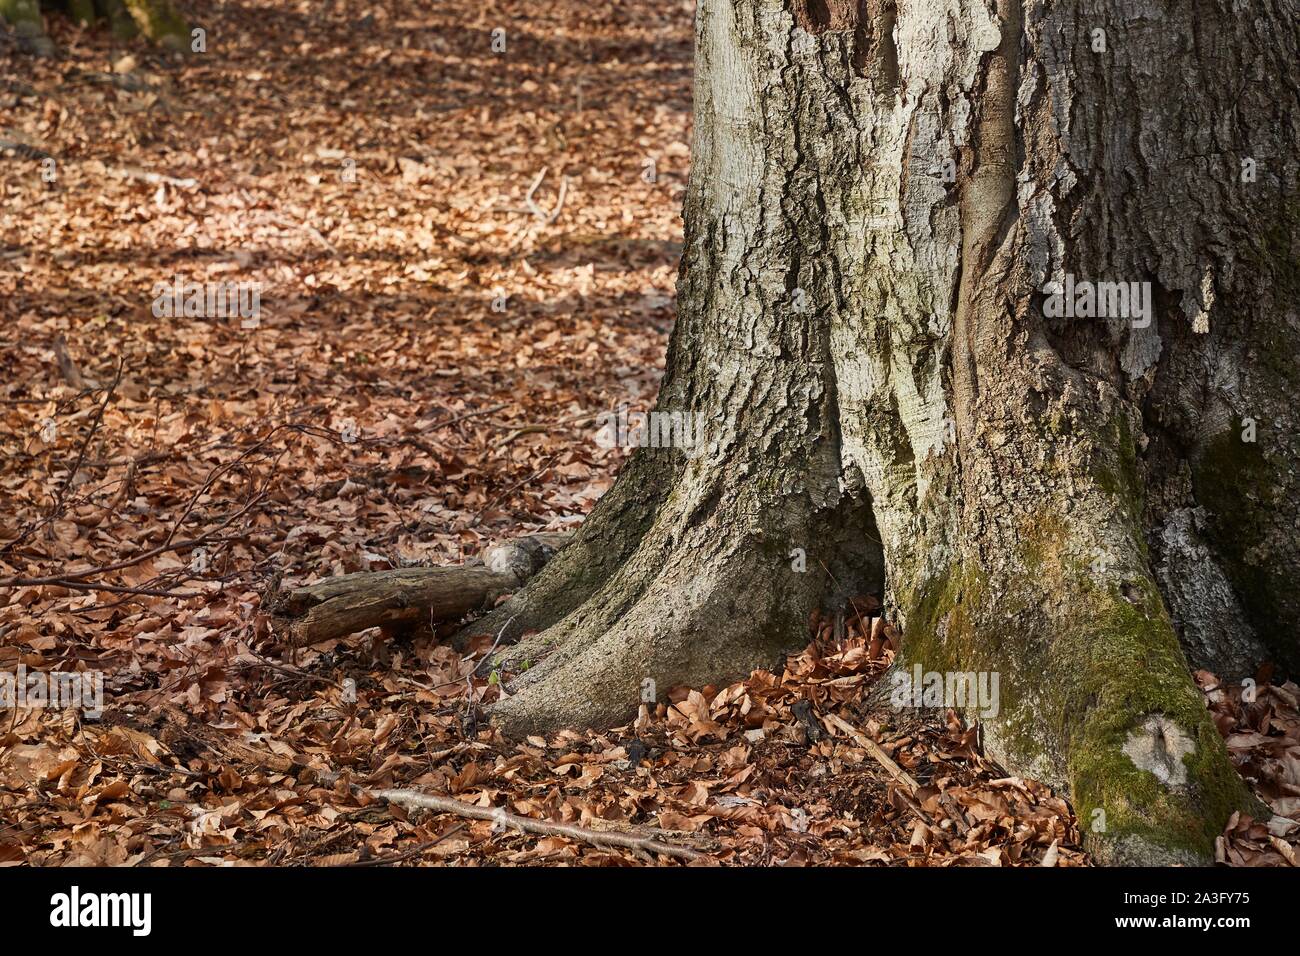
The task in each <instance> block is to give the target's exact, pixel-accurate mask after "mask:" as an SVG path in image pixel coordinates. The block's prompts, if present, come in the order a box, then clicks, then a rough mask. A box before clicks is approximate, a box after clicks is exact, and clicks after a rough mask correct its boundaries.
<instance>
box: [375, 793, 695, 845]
mask: <svg viewBox="0 0 1300 956" xmlns="http://www.w3.org/2000/svg"><path fill="white" fill-rule="evenodd" d="M365 792H366V793H367V794H369V795H370V796H372V797H375V798H377V799H379V800H385V801H387V802H388V803H396V804H397V805H398V806H404V807H415V808H417V809H421V810H437V811H439V812H441V813H454V814H457V815H458V816H462V817H469V818H470V819H472V820H492V821H494V822H500V823H502V824H504V825H507V826H512V827H514V828H515V829H517V830H524V831H527V832H528V833H537V834H541V835H544V836H563V837H567V838H569V839H571V840H579V841H581V842H583V843H590V844H593V845H595V846H617V847H622V848H623V849H626V850H645V851H648V852H650V853H658V854H661V855H663V856H671V857H675V858H676V859H679V860H686V861H687V862H691V863H694V862H697V861H701V860H706V861H707V860H708V859H710V858H709V857H708V856H707V855H706V854H704V853H699V852H697V851H695V850H688V849H687V848H686V847H682V846H673V845H672V844H669V843H662V842H660V841H659V840H655V839H652V838H650V837H641V836H634V835H632V834H630V833H614V832H602V831H600V830H589V829H587V828H586V827H580V826H574V825H573V824H569V823H548V822H546V821H545V820H534V819H533V818H532V817H521V816H519V815H518V814H517V813H511V812H509V811H508V810H505V809H504V808H502V807H495V808H490V807H476V806H473V805H471V804H468V803H465V802H463V801H461V800H456V799H453V798H452V797H439V796H435V795H433V794H429V793H419V792H418V791H415V790H366V791H365Z"/></svg>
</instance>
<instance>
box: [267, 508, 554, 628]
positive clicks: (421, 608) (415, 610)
mask: <svg viewBox="0 0 1300 956" xmlns="http://www.w3.org/2000/svg"><path fill="white" fill-rule="evenodd" d="M571 538H572V535H569V534H536V535H530V536H528V537H525V538H519V539H517V540H515V541H511V542H508V543H506V544H502V545H497V546H494V547H491V548H489V549H488V550H487V551H486V552H484V556H483V559H484V560H483V563H482V564H468V565H462V566H459V567H449V568H401V569H398V570H395V571H360V572H357V573H355V574H343V575H339V576H338V577H333V578H326V579H325V580H324V581H320V582H318V583H316V584H311V585H308V586H306V587H302V588H296V589H294V590H291V591H287V592H283V593H281V594H277V595H275V596H273V597H272V598H271V599H270V600H269V601H268V606H269V608H270V610H271V612H272V614H273V615H274V616H275V617H276V618H277V619H278V620H279V623H281V624H283V625H286V626H287V629H288V633H289V643H290V644H292V645H293V646H295V647H303V646H307V645H310V644H318V643H320V642H321V641H328V640H332V639H334V638H338V637H346V636H347V635H349V634H355V633H356V632H358V631H364V630H366V629H368V628H372V627H379V626H381V625H394V624H406V625H414V624H421V623H434V622H438V621H447V620H454V619H456V618H459V617H463V616H464V615H466V614H468V613H470V612H471V611H474V610H476V609H478V608H481V607H484V606H485V605H487V604H489V603H490V602H491V601H493V600H495V599H496V598H498V597H500V596H501V595H503V594H507V593H509V592H511V591H515V590H517V589H518V588H519V587H520V585H522V584H523V583H524V582H525V581H527V580H528V579H529V578H531V577H532V576H533V575H534V574H536V573H537V572H538V571H540V570H541V569H542V568H543V567H544V566H545V564H546V562H547V561H549V560H550V559H551V557H552V556H553V555H554V554H555V553H556V552H557V551H559V550H560V549H561V548H563V547H564V546H565V545H566V544H568V543H569V541H570V539H571Z"/></svg>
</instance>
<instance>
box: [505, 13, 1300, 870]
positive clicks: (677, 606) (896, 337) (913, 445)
mask: <svg viewBox="0 0 1300 956" xmlns="http://www.w3.org/2000/svg"><path fill="white" fill-rule="evenodd" d="M1296 19H1297V5H1296V3H1294V2H1290V0H1288V2H1268V0H1265V2H1261V3H1259V4H1252V6H1251V13H1250V16H1243V15H1242V14H1241V11H1240V10H1238V9H1236V7H1235V6H1234V4H1232V3H1231V2H1229V0H1197V2H1195V3H1191V4H1184V5H1173V6H1172V7H1168V8H1166V7H1165V6H1164V5H1161V6H1160V7H1159V8H1153V7H1151V6H1150V5H1148V4H1143V3H1139V2H1136V0H1130V2H1124V3H1121V4H1119V5H1118V6H1117V5H1115V4H1113V3H1102V2H1100V0H1086V2H1083V3H1080V4H1068V5H1062V4H1052V3H1047V2H1043V0H1024V2H1018V0H997V3H996V8H995V9H990V8H988V7H986V6H985V4H983V3H980V2H975V0H934V2H927V3H901V4H895V3H892V2H890V0H788V2H786V3H784V4H783V3H780V2H774V0H763V2H752V0H701V2H700V3H699V7H698V14H697V44H696V94H695V96H696V102H695V140H694V144H693V148H692V170H691V179H690V185H689V188H688V194H687V197H686V200H685V210H684V214H685V221H686V248H685V251H684V255H683V260H682V270H681V277H680V280H679V286H678V308H679V318H678V322H677V325H676V328H675V330H674V332H673V336H672V340H671V343H670V346H669V356H668V364H667V373H666V376H665V379H664V382H663V385H662V389H661V393H660V397H659V402H658V408H659V409H660V410H663V411H683V412H689V413H691V414H693V415H698V416H700V418H701V420H702V422H703V434H704V437H705V441H704V444H703V448H702V449H696V450H695V452H694V453H692V454H684V453H683V452H682V451H680V450H672V449H667V450H665V449H652V448H643V449H640V450H638V451H637V452H636V453H635V454H634V456H633V458H632V459H631V461H630V462H629V464H628V465H627V467H626V470H625V473H624V474H623V475H621V476H620V480H619V481H618V482H617V483H616V485H615V486H614V488H613V489H612V490H611V491H610V492H609V494H608V495H607V497H606V499H605V500H603V501H602V502H601V503H600V504H599V505H598V507H597V508H596V509H595V511H594V512H593V514H592V516H591V517H590V518H589V519H588V521H587V523H586V524H585V525H584V526H583V529H582V531H581V533H580V534H579V535H578V538H577V540H576V542H575V543H574V545H573V546H572V547H571V548H570V549H569V550H568V551H567V552H566V554H565V555H564V556H563V557H562V558H561V559H560V560H557V561H556V562H554V563H553V564H552V565H551V566H550V567H548V568H547V569H546V570H545V571H544V572H543V573H542V574H541V575H540V576H539V577H538V578H537V579H535V581H534V582H533V583H532V584H531V585H530V586H529V587H527V588H526V589H524V590H523V591H522V592H520V593H519V594H517V595H516V596H515V597H514V598H513V599H512V600H511V601H510V602H508V603H507V605H506V606H505V607H503V608H501V609H499V610H498V611H497V612H496V613H494V614H493V615H489V617H488V618H487V619H485V621H484V622H482V624H481V625H479V626H481V627H484V628H491V627H494V626H497V625H498V624H499V623H500V622H501V621H502V620H503V619H504V616H505V615H509V614H515V615H518V616H519V618H520V619H521V626H526V627H529V628H541V627H545V628H546V630H544V631H543V632H542V633H541V634H540V635H538V636H536V637H534V638H531V639H529V640H527V641H524V642H523V643H522V644H521V645H519V647H520V650H517V651H516V652H514V653H513V655H510V656H507V659H506V661H505V663H506V664H507V666H509V664H510V662H511V660H517V659H519V658H520V657H527V658H529V659H531V660H536V659H538V658H542V661H541V664H540V665H538V666H535V667H532V668H530V669H529V670H527V672H525V673H522V674H520V675H519V676H518V677H517V678H515V679H514V680H513V681H511V683H510V684H509V686H508V690H510V691H511V692H513V694H512V696H509V697H507V698H506V699H505V700H503V701H502V702H501V703H500V704H498V705H497V706H496V707H495V708H494V714H493V716H494V720H496V721H497V722H498V723H500V724H501V725H502V726H503V727H504V728H505V729H506V730H507V731H510V732H523V731H527V730H535V729H538V728H545V727H554V726H558V725H565V724H599V723H607V722H611V721H615V720H618V719H622V718H625V717H627V716H629V715H630V714H631V713H632V712H633V711H634V710H635V708H636V706H637V703H638V702H639V701H640V700H641V699H642V697H641V695H642V694H643V693H644V691H645V688H646V687H650V688H652V689H653V690H655V691H657V692H658V693H660V694H662V693H663V692H664V691H666V690H667V689H668V688H669V687H671V686H674V685H676V684H682V683H687V684H695V685H700V684H703V683H709V682H716V681H718V680H722V679H727V678H732V677H736V676H739V675H742V674H743V673H744V672H745V671H746V670H747V669H748V668H750V667H751V666H754V665H758V664H767V665H770V664H772V663H773V662H774V660H775V659H776V658H777V657H778V655H779V654H780V653H781V652H782V651H784V650H789V649H791V648H794V647H797V646H799V645H800V644H801V643H802V642H803V641H804V640H805V638H806V630H805V626H804V625H805V622H806V621H807V617H808V613H809V612H810V611H811V610H812V608H813V607H814V606H816V605H817V604H818V603H824V602H826V601H828V600H834V598H835V594H834V589H835V584H839V585H841V586H843V585H845V584H847V585H848V587H849V589H850V590H852V589H855V588H863V587H869V586H870V584H871V583H872V581H873V580H874V579H876V578H877V577H878V574H879V566H880V560H881V558H882V557H883V563H884V566H885V579H886V586H887V590H888V597H889V603H890V604H891V605H892V606H893V607H895V608H896V609H897V613H898V615H899V617H900V618H901V624H902V626H903V630H904V640H903V647H902V653H901V655H900V657H901V664H902V665H903V666H905V667H908V668H911V667H913V666H916V665H920V667H921V668H922V670H923V672H939V673H943V672H955V671H988V672H994V673H997V674H998V675H999V676H1000V696H1001V700H1000V707H999V709H998V713H997V715H996V716H989V717H988V719H987V720H986V721H985V730H986V737H985V739H986V746H987V749H988V750H989V751H990V752H991V753H992V754H993V755H994V756H995V757H997V758H998V759H1000V760H1001V761H1002V762H1003V763H1004V764H1005V765H1006V766H1007V767H1008V768H1010V769H1012V770H1013V771H1016V772H1020V773H1024V774H1027V775H1032V776H1035V777H1037V778H1039V779H1043V780H1045V781H1047V782H1049V783H1052V784H1053V785H1055V786H1058V787H1060V788H1062V789H1063V790H1065V791H1066V792H1067V793H1069V794H1070V795H1071V796H1072V798H1073V801H1074V805H1075V809H1076V812H1077V814H1078V817H1079V819H1080V823H1081V826H1082V827H1083V829H1084V830H1085V831H1086V834H1087V840H1088V843H1089V845H1090V847H1091V849H1092V850H1093V852H1094V854H1095V855H1096V858H1097V859H1098V860H1100V861H1101V862H1105V863H1138V862H1140V863H1169V862H1181V863H1189V862H1204V861H1208V860H1209V859H1210V858H1211V853H1212V849H1213V842H1214V839H1215V837H1216V835H1217V834H1218V833H1219V832H1221V829H1222V826H1223V824H1224V822H1225V820H1226V819H1227V818H1228V817H1229V815H1230V814H1231V813H1232V812H1233V811H1234V810H1237V809H1257V805H1256V804H1255V803H1253V802H1252V800H1251V798H1250V797H1249V796H1248V793H1247V791H1246V789H1245V787H1244V785H1243V784H1242V782H1241V780H1240V778H1239V777H1238V776H1237V775H1236V773H1235V772H1234V770H1233V768H1232V766H1231V764H1230V762H1229V760H1228V757H1227V754H1226V750H1225V748H1224V746H1223V743H1222V741H1221V739H1220V737H1219V735H1218V734H1217V732H1216V731H1215V728H1214V726H1213V724H1212V723H1211V721H1210V720H1209V718H1208V716H1207V714H1206V710H1205V707H1204V704H1203V701H1202V699H1201V696H1200V694H1199V692H1198V690H1197V688H1196V686H1195V685H1194V683H1193V681H1192V679H1191V676H1190V673H1189V657H1190V660H1191V662H1192V663H1193V664H1195V665H1197V666H1212V667H1214V668H1215V669H1216V670H1218V671H1219V672H1220V673H1221V674H1222V675H1223V676H1225V677H1237V676H1242V675H1246V674H1250V673H1252V672H1253V669H1254V668H1255V667H1256V666H1257V665H1258V664H1260V663H1261V662H1262V661H1263V660H1265V659H1271V660H1273V661H1276V662H1278V663H1281V664H1282V665H1283V666H1290V667H1294V666H1296V663H1297V661H1298V657H1300V655H1298V650H1300V648H1298V647H1297V642H1296V637H1295V635H1296V633H1297V625H1298V624H1300V620H1298V619H1297V615H1298V611H1300V588H1296V587H1294V580H1295V577H1296V574H1297V571H1300V560H1297V558H1298V550H1297V549H1298V548H1300V544H1298V542H1297V536H1296V534H1295V531H1296V527H1297V504H1296V503H1297V501H1300V494H1297V492H1300V488H1297V483H1298V480H1300V479H1298V475H1300V471H1298V470H1297V467H1296V465H1297V462H1298V461H1300V454H1298V453H1300V448H1297V441H1298V439H1297V436H1300V429H1298V428H1297V424H1298V423H1297V421H1296V413H1295V410H1294V403H1293V402H1292V400H1291V398H1290V396H1291V395H1292V394H1294V391H1295V389H1294V386H1295V378H1296V366H1295V356H1296V355H1297V344H1298V343H1297V339H1298V338H1300V316H1298V315H1297V313H1296V309H1295V305H1294V303H1295V301H1296V299H1297V294H1298V293H1300V288H1298V286H1300V264H1298V263H1297V251H1296V244H1295V236H1296V232H1297V220H1298V219H1300V203H1298V202H1297V198H1296V195H1297V189H1296V187H1297V183H1296V178H1297V177H1296V163H1295V159H1294V157H1295V156H1296V155H1297V153H1298V151H1300V126H1298V123H1300V109H1297V106H1298V105H1300V103H1298V100H1300V95H1298V94H1300V75H1298V74H1300V70H1298V69H1297V66H1296V64H1297V37H1296V32H1295V30H1294V24H1295V22H1296ZM1097 31H1101V33H1098V32H1097ZM1247 160H1250V161H1251V162H1252V163H1253V166H1252V165H1251V164H1250V163H1247V162H1246V161H1247ZM1248 171H1249V172H1248ZM1071 276H1072V277H1076V278H1077V279H1079V280H1086V281H1091V282H1116V283H1118V282H1125V283H1138V284H1139V286H1138V287H1135V288H1137V289H1140V288H1142V287H1141V285H1140V284H1141V283H1149V284H1150V285H1149V286H1148V287H1146V288H1149V289H1150V293H1151V298H1150V301H1151V303H1152V305H1151V310H1150V312H1149V313H1147V314H1144V313H1143V312H1142V310H1141V308H1140V303H1141V301H1142V300H1141V298H1140V295H1141V292H1140V291H1139V292H1136V293H1135V295H1136V296H1137V297H1136V298H1135V300H1134V302H1135V305H1136V306H1138V308H1136V309H1135V310H1134V311H1135V312H1136V314H1132V315H1119V316H1111V317H1103V318H1083V317H1080V318H1065V317H1062V316H1061V315H1059V314H1058V312H1057V311H1054V310H1053V308H1052V307H1051V306H1050V305H1049V302H1048V298H1049V295H1048V293H1050V292H1051V291H1056V290H1057V287H1054V286H1049V285H1048V283H1050V282H1054V281H1056V282H1061V283H1063V284H1064V283H1066V282H1067V281H1070V280H1069V279H1068V277H1071ZM1058 311H1059V310H1058ZM1070 314H1073V313H1070ZM1147 318H1149V321H1146V319H1147ZM875 540H878V541H879V542H881V543H882V544H881V546H880V547H879V548H877V547H876V546H875V545H874V541H875ZM800 549H802V550H803V551H804V552H806V554H807V570H806V571H802V572H801V571H800V570H799V566H800V564H799V562H798V561H797V560H792V557H793V556H795V555H797V554H798V552H799V550H800ZM1180 637H1181V638H1182V643H1183V644H1185V646H1186V651H1184V649H1183V646H1182V644H1180ZM647 679H650V680H651V681H653V683H652V684H651V683H647ZM986 716H987V715H986Z"/></svg>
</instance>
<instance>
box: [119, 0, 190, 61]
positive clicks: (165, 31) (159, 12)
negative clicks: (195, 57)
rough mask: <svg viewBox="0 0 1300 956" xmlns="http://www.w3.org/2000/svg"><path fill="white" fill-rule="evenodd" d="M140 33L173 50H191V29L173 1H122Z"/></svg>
mask: <svg viewBox="0 0 1300 956" xmlns="http://www.w3.org/2000/svg"><path fill="white" fill-rule="evenodd" d="M122 2H123V3H124V4H125V5H126V9H127V12H128V13H129V14H130V15H131V19H132V20H134V21H135V24H136V26H137V27H139V29H140V32H141V33H142V34H144V35H145V36H146V37H147V38H148V39H150V40H152V41H153V42H155V43H157V44H159V45H160V46H164V47H166V48H168V49H171V50H177V51H182V52H183V51H186V50H189V48H190V28H189V25H188V24H187V23H186V22H185V18H184V17H182V16H181V15H180V13H178V12H177V10H176V7H175V6H174V5H173V4H172V2H171V0H122Z"/></svg>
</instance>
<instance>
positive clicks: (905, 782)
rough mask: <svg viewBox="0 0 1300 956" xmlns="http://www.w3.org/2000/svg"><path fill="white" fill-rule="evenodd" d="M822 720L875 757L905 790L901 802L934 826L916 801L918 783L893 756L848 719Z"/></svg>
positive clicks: (831, 716)
mask: <svg viewBox="0 0 1300 956" xmlns="http://www.w3.org/2000/svg"><path fill="white" fill-rule="evenodd" d="M822 722H823V723H825V724H826V726H828V727H834V728H835V729H836V730H838V731H840V732H841V733H845V734H848V736H849V737H850V738H851V739H852V740H853V742H854V743H855V744H857V745H858V746H859V747H861V748H862V749H863V750H865V751H866V752H867V753H868V754H870V755H871V756H872V757H873V758H874V759H875V761H876V763H878V764H880V766H882V767H884V768H885V770H887V771H888V772H889V775H890V776H891V777H892V778H893V779H894V782H895V783H898V784H901V785H902V787H903V790H904V791H905V792H904V793H902V794H900V797H901V798H902V801H903V803H905V804H906V805H907V808H908V809H909V810H911V811H912V812H913V813H914V814H916V816H917V818H918V819H919V820H920V821H921V822H922V823H924V824H925V825H926V826H928V827H933V826H934V820H933V819H932V818H931V817H930V815H929V814H928V813H926V812H925V810H924V809H923V808H922V807H921V805H920V803H918V802H917V796H916V792H917V790H919V789H920V785H919V784H918V783H917V782H916V780H915V779H914V778H913V777H912V775H911V774H909V773H908V772H907V771H906V770H904V769H903V768H902V767H900V766H899V765H898V764H897V763H895V762H894V758H892V757H891V756H889V754H887V753H885V751H884V748H882V747H881V746H880V744H878V743H876V742H875V741H874V740H872V739H871V738H870V737H868V736H867V735H866V734H864V733H863V732H862V731H860V730H858V729H857V728H856V727H854V726H853V725H852V724H850V723H849V722H848V721H846V720H843V719H842V718H840V717H839V716H838V715H836V714H824V715H822ZM897 792H898V791H895V793H897ZM962 822H963V823H964V822H965V820H964V819H963V820H962Z"/></svg>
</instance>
